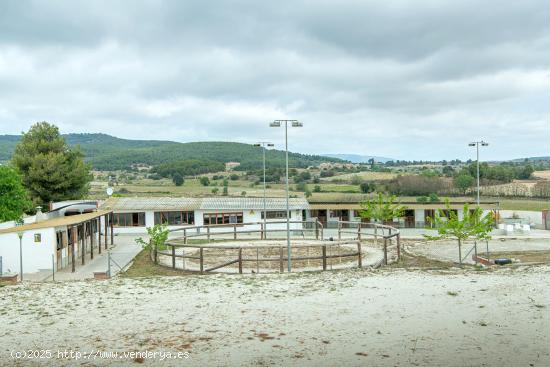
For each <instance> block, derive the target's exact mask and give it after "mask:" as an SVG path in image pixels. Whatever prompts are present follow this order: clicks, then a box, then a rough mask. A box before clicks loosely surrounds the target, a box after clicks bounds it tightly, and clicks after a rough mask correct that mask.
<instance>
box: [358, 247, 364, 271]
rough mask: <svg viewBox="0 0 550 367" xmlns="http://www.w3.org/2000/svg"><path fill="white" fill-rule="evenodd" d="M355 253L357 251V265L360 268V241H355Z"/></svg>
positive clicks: (361, 262)
mask: <svg viewBox="0 0 550 367" xmlns="http://www.w3.org/2000/svg"><path fill="white" fill-rule="evenodd" d="M357 253H358V255H357V256H358V257H357V266H358V267H359V268H362V267H363V258H362V256H361V255H362V254H361V241H357Z"/></svg>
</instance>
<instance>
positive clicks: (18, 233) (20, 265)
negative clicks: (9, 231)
mask: <svg viewBox="0 0 550 367" xmlns="http://www.w3.org/2000/svg"><path fill="white" fill-rule="evenodd" d="M17 237H19V277H20V278H21V281H23V231H20V232H17Z"/></svg>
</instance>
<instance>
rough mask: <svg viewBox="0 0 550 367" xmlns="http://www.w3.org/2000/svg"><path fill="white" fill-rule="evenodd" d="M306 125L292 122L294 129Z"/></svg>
mask: <svg viewBox="0 0 550 367" xmlns="http://www.w3.org/2000/svg"><path fill="white" fill-rule="evenodd" d="M303 126H304V124H302V123H301V122H300V121H292V127H303Z"/></svg>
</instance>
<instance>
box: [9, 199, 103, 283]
mask: <svg viewBox="0 0 550 367" xmlns="http://www.w3.org/2000/svg"><path fill="white" fill-rule="evenodd" d="M93 205H95V203H93V202H92V203H79V204H77V206H76V207H73V206H72V205H67V206H64V207H61V208H60V209H57V210H53V211H51V212H49V213H41V212H39V213H37V215H35V216H32V217H29V218H26V220H25V222H24V223H22V224H20V225H19V224H17V223H15V222H6V223H2V227H1V229H0V256H1V259H2V272H3V273H6V272H8V273H18V272H20V261H21V260H20V259H21V254H22V260H23V272H24V273H37V272H40V271H49V272H51V271H52V270H54V271H58V270H61V269H64V268H70V269H72V271H75V267H76V266H77V264H85V262H86V261H87V260H86V259H87V258H91V259H93V257H94V252H95V253H101V252H102V250H103V251H104V250H106V249H107V245H108V244H109V243H111V244H112V243H113V231H112V228H111V227H109V223H110V217H111V214H112V213H111V212H110V211H106V210H97V208H95V207H94V206H93ZM80 213H83V214H80ZM52 268H53V269H52Z"/></svg>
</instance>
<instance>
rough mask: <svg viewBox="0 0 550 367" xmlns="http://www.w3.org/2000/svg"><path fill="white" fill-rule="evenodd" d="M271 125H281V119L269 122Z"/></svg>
mask: <svg viewBox="0 0 550 367" xmlns="http://www.w3.org/2000/svg"><path fill="white" fill-rule="evenodd" d="M269 126H270V127H281V121H277V120H275V121H273V122H271V123H269Z"/></svg>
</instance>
